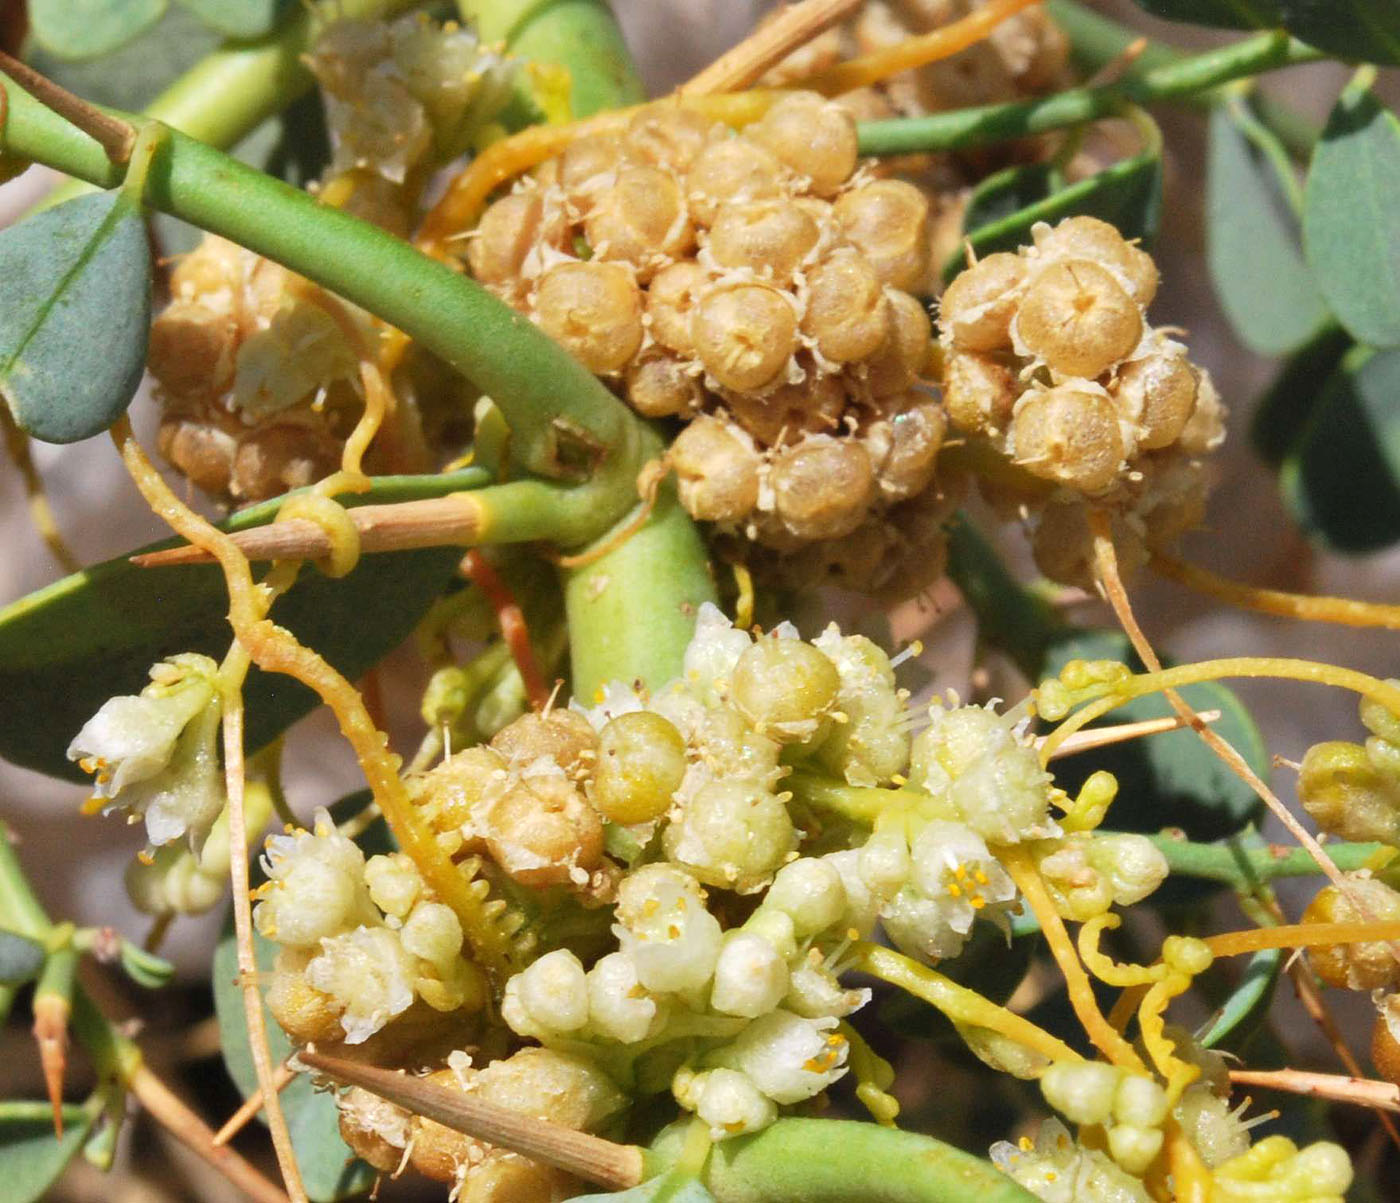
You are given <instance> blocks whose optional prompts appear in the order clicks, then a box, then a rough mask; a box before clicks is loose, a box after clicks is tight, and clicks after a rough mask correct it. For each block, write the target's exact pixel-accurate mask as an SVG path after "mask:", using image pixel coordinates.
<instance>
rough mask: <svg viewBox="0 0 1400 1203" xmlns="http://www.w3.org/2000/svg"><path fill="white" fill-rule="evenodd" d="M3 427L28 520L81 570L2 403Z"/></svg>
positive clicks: (25, 439) (56, 553)
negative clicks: (24, 499) (26, 501)
mask: <svg viewBox="0 0 1400 1203" xmlns="http://www.w3.org/2000/svg"><path fill="white" fill-rule="evenodd" d="M0 95H3V92H0ZM0 428H3V431H4V435H5V449H6V450H7V451H8V452H9V454H10V462H11V463H12V464H14V466H15V467H16V468H18V469H19V474H20V478H21V479H22V480H23V481H24V494H25V497H26V498H27V500H28V502H29V520H30V522H32V523H33V524H34V529H35V530H36V531H37V532H38V534H39V538H41V539H42V540H43V541H44V545H45V546H46V547H47V548H48V549H49V552H50V554H51V555H52V556H53V558H54V559H55V560H57V561H58V562H59V563H60V564H61V565H63V567H64V568H65V569H66V570H67V571H68V572H79V571H81V570H82V567H83V565H82V562H81V561H80V560H79V559H78V557H77V556H75V555H74V554H73V550H72V548H70V547H69V546H68V543H67V541H66V540H65V539H64V538H63V532H62V531H60V530H59V529H58V521H57V519H55V518H54V514H53V508H52V507H51V506H50V505H49V497H48V494H47V493H45V492H44V480H43V477H41V476H40V475H39V470H38V469H37V468H36V467H35V466H34V460H33V458H32V457H31V456H30V454H29V436H28V435H27V434H25V433H24V431H22V430H21V429H20V428H19V427H18V426H16V425H15V422H14V419H13V418H12V417H10V410H9V407H8V406H6V405H0Z"/></svg>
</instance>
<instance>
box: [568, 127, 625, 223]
mask: <svg viewBox="0 0 1400 1203" xmlns="http://www.w3.org/2000/svg"><path fill="white" fill-rule="evenodd" d="M626 158H627V152H626V149H625V147H624V146H623V144H622V139H621V138H620V137H619V136H618V135H617V134H588V135H586V136H585V137H582V138H576V139H574V141H572V142H570V143H569V145H568V147H567V148H566V149H565V151H564V153H563V154H562V155H561V156H560V157H559V186H560V187H561V188H562V189H563V190H564V194H565V195H566V196H567V197H568V198H569V200H570V201H572V202H573V204H574V205H576V206H577V207H578V209H579V211H580V212H581V213H583V214H585V215H586V214H587V213H588V211H589V210H590V209H591V208H592V205H593V201H594V200H595V199H596V197H597V196H598V194H599V193H601V192H602V191H603V190H604V189H607V188H610V187H611V186H612V184H613V183H614V181H615V180H616V178H617V172H618V169H619V168H621V167H622V165H623V163H624V162H625V161H626Z"/></svg>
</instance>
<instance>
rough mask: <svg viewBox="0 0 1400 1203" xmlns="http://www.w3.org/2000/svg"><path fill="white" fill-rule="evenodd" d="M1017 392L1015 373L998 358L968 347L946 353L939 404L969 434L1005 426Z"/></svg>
mask: <svg viewBox="0 0 1400 1203" xmlns="http://www.w3.org/2000/svg"><path fill="white" fill-rule="evenodd" d="M1019 395H1020V390H1019V388H1018V387H1017V383H1016V375H1015V373H1014V372H1013V370H1012V369H1011V368H1009V367H1008V366H1007V365H1006V364H1004V363H1002V361H1001V360H999V359H996V358H994V357H992V356H991V355H978V354H976V353H974V352H972V351H955V352H954V353H953V354H952V355H950V356H948V363H947V367H946V369H945V371H944V375H943V404H944V405H945V406H946V407H947V410H948V417H949V419H950V420H951V421H952V423H953V425H954V426H956V427H957V428H958V429H959V430H965V431H967V432H968V433H970V434H983V433H991V432H996V431H1003V430H1005V429H1006V427H1007V424H1008V423H1009V422H1010V421H1011V411H1012V408H1013V407H1014V406H1015V404H1016V398H1017V397H1018V396H1019Z"/></svg>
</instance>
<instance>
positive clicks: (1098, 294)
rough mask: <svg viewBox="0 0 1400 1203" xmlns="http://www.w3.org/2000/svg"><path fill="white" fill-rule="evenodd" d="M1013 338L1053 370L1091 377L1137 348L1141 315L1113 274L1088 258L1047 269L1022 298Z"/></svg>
mask: <svg viewBox="0 0 1400 1203" xmlns="http://www.w3.org/2000/svg"><path fill="white" fill-rule="evenodd" d="M1015 329H1016V333H1017V334H1018V335H1019V336H1020V340H1021V342H1022V343H1023V344H1024V346H1025V348H1026V350H1027V351H1028V352H1029V353H1030V354H1032V355H1036V356H1039V357H1040V358H1041V359H1043V360H1045V362H1046V363H1047V364H1049V365H1050V368H1051V370H1052V371H1055V372H1059V373H1061V374H1062V375H1065V376H1083V377H1087V378H1092V377H1095V376H1098V375H1099V374H1100V373H1102V372H1105V371H1107V370H1108V369H1109V368H1110V367H1112V366H1113V365H1114V364H1115V363H1117V362H1118V361H1119V360H1120V359H1122V358H1123V357H1124V356H1125V355H1127V354H1128V353H1129V352H1131V351H1132V349H1133V348H1134V347H1135V346H1137V343H1138V339H1139V338H1141V337H1142V313H1141V311H1140V310H1139V309H1138V307H1137V306H1136V305H1135V304H1133V301H1132V298H1131V297H1129V296H1128V294H1127V293H1126V292H1124V291H1123V289H1122V287H1121V286H1120V285H1119V283H1118V281H1117V280H1116V279H1114V277H1113V276H1112V274H1111V273H1109V272H1108V271H1107V270H1105V269H1104V268H1102V267H1100V266H1099V265H1098V264H1097V263H1090V262H1089V261H1088V260H1087V259H1070V260H1067V261H1065V262H1063V263H1056V264H1053V265H1052V266H1050V267H1047V268H1046V269H1045V270H1044V271H1042V272H1041V273H1040V274H1039V275H1038V276H1036V277H1035V278H1034V279H1033V280H1032V281H1031V283H1030V286H1029V287H1028V288H1027V289H1026V293H1025V296H1024V297H1023V298H1022V299H1021V307H1020V309H1019V310H1018V311H1017V314H1016V319H1015Z"/></svg>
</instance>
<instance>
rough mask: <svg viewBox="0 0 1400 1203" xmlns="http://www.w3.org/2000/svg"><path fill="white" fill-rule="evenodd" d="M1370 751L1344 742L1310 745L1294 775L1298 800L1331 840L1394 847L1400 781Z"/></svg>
mask: <svg viewBox="0 0 1400 1203" xmlns="http://www.w3.org/2000/svg"><path fill="white" fill-rule="evenodd" d="M1377 750H1378V751H1379V749H1377ZM1369 752H1370V748H1368V747H1366V746H1363V745H1361V744H1354V743H1347V742H1343V741H1342V740H1327V741H1326V742H1324V743H1318V744H1313V745H1312V747H1310V748H1309V749H1308V750H1307V752H1306V754H1305V755H1304V756H1303V765H1302V768H1301V769H1300V770H1299V773H1298V799H1299V801H1301V802H1302V804H1303V809H1304V810H1306V811H1307V812H1308V814H1309V815H1310V816H1311V817H1312V819H1313V821H1314V822H1315V823H1316V824H1317V825H1318V826H1319V827H1321V828H1322V830H1323V831H1326V832H1327V833H1328V834H1329V835H1335V836H1337V837H1338V838H1340V839H1344V840H1358V841H1364V840H1378V841H1380V842H1381V843H1385V844H1393V843H1394V842H1395V841H1396V840H1400V781H1397V780H1396V778H1395V775H1394V773H1393V772H1388V771H1387V769H1388V768H1389V766H1388V765H1387V764H1386V762H1385V760H1384V759H1382V757H1381V756H1379V755H1378V756H1376V757H1374V758H1373V757H1372V756H1371V755H1369V754H1368V753H1369Z"/></svg>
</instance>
